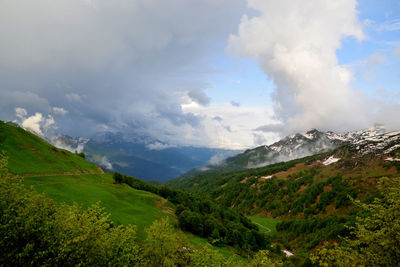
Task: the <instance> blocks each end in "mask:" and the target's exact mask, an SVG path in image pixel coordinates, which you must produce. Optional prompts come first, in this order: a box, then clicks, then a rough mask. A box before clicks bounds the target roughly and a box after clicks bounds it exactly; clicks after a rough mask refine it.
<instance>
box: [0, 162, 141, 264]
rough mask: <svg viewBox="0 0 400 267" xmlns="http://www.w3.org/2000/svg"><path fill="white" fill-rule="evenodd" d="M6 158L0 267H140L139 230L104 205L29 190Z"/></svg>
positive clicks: (0, 193)
mask: <svg viewBox="0 0 400 267" xmlns="http://www.w3.org/2000/svg"><path fill="white" fill-rule="evenodd" d="M6 162H7V159H6V158H5V157H4V155H3V156H2V157H1V159H0V265H18V266H24V265H92V266H100V265H107V264H110V265H135V263H136V262H137V261H138V260H139V247H138V246H137V244H136V243H135V237H136V233H135V229H134V228H133V227H131V226H127V227H123V226H118V227H115V226H113V224H112V222H111V221H110V220H109V217H108V215H106V214H105V213H104V212H103V210H102V209H100V208H99V206H98V205H94V206H92V207H91V208H89V209H87V210H82V209H81V208H80V207H79V206H77V205H73V206H68V205H65V204H64V205H60V206H57V205H56V204H55V203H54V202H53V201H51V200H49V199H47V198H46V197H45V196H44V195H43V194H39V193H37V192H35V191H31V190H28V189H27V188H26V187H25V186H24V185H23V184H22V183H21V179H20V178H18V177H14V176H12V175H11V174H9V173H8V171H7V169H6V164H7V163H6Z"/></svg>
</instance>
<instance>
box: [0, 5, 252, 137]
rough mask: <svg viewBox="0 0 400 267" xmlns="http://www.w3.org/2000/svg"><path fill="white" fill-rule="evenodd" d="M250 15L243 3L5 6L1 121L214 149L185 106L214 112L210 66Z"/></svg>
mask: <svg viewBox="0 0 400 267" xmlns="http://www.w3.org/2000/svg"><path fill="white" fill-rule="evenodd" d="M245 9H246V3H245V1H244V0H193V1H184V0H170V1H164V0H150V1H149V0H132V1H126V0H113V1H108V0H93V1H84V0H58V1H53V0H37V1H30V0H3V1H0V36H1V42H0V116H1V118H2V119H8V120H12V119H14V118H15V114H14V109H15V108H16V107H23V108H25V109H26V110H29V111H31V112H32V111H33V112H38V113H41V114H47V113H50V112H51V113H52V114H54V116H57V117H56V118H55V119H56V120H57V124H58V126H59V127H60V132H63V133H66V134H69V135H72V136H81V135H83V136H90V135H91V134H93V133H95V132H97V131H102V130H111V131H122V132H136V133H137V134H139V135H140V134H146V135H151V136H157V139H160V140H161V141H166V142H168V143H173V144H177V145H182V144H192V145H193V144H195V145H208V144H210V140H211V139H212V137H209V136H206V135H205V134H204V132H202V131H201V129H202V127H201V126H200V127H198V126H199V125H201V124H202V121H203V117H202V116H199V115H195V114H194V113H187V112H184V111H183V110H182V107H181V105H182V104H187V103H191V102H192V101H194V102H196V103H198V104H200V105H202V106H207V105H209V104H210V101H211V100H210V98H209V97H208V96H207V93H206V92H205V91H206V90H208V89H210V88H211V87H212V85H210V83H209V82H208V81H207V78H206V76H207V75H208V74H210V73H213V72H214V71H215V70H214V68H213V67H212V65H211V64H210V62H212V61H213V59H214V57H215V56H216V55H218V54H220V53H221V52H223V49H224V45H225V44H226V40H227V38H228V36H229V34H230V33H231V32H234V31H235V29H236V27H237V25H238V23H239V22H240V17H241V15H242V14H243V12H244V10H245ZM43 120H45V119H44V118H40V116H36V117H33V118H31V122H30V123H31V125H30V127H34V128H35V131H39V130H40V129H39V128H38V127H37V125H38V123H40V121H43ZM35 125H36V126H35ZM195 128H196V129H197V130H195ZM193 135H195V137H194V139H192V140H191V139H188V138H185V136H186V137H187V136H193ZM200 137H202V138H200ZM199 140H201V142H200V143H199Z"/></svg>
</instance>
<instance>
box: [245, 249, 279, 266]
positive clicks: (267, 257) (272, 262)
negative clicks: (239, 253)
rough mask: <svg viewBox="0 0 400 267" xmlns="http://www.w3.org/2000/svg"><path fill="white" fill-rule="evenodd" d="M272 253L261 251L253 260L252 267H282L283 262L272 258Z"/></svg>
mask: <svg viewBox="0 0 400 267" xmlns="http://www.w3.org/2000/svg"><path fill="white" fill-rule="evenodd" d="M271 256H272V255H271V252H270V251H268V250H260V251H259V252H258V253H257V254H256V255H255V256H254V257H253V259H252V260H251V262H250V266H252V267H253V266H254V267H276V266H282V264H283V263H282V261H281V260H280V259H279V258H278V259H274V258H273V257H271Z"/></svg>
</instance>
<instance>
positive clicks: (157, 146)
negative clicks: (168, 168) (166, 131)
mask: <svg viewBox="0 0 400 267" xmlns="http://www.w3.org/2000/svg"><path fill="white" fill-rule="evenodd" d="M146 146H147V148H148V149H151V150H162V149H166V148H170V147H173V146H172V145H169V144H164V143H160V142H154V143H151V144H147V145H146Z"/></svg>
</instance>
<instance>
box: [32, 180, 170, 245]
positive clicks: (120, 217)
mask: <svg viewBox="0 0 400 267" xmlns="http://www.w3.org/2000/svg"><path fill="white" fill-rule="evenodd" d="M24 184H25V185H27V186H33V187H34V188H35V190H37V191H39V192H45V193H46V195H47V196H48V197H49V198H51V199H53V200H54V201H55V202H56V203H60V204H61V203H67V204H70V205H72V204H73V203H74V202H76V203H79V205H81V206H82V207H83V208H88V207H90V206H92V205H93V204H94V203H96V202H97V201H99V200H101V205H102V207H104V208H105V210H106V211H107V212H108V213H111V217H110V218H111V219H112V221H114V222H116V223H118V224H123V225H128V224H133V225H136V228H137V229H136V231H137V238H138V239H139V240H143V239H145V236H146V235H145V232H144V229H145V228H146V227H149V226H150V225H151V224H152V223H153V221H154V220H156V219H158V218H161V217H165V216H169V215H168V214H167V213H166V212H165V211H166V210H167V209H168V208H169V206H171V203H169V202H168V201H166V200H165V199H163V198H161V197H159V196H158V195H155V194H152V193H150V192H146V191H142V190H136V189H133V188H131V187H129V186H127V185H121V184H115V183H114V181H113V178H112V175H111V174H108V173H104V174H80V175H58V176H44V177H29V178H26V179H25V180H24ZM164 210H165V211H164Z"/></svg>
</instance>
